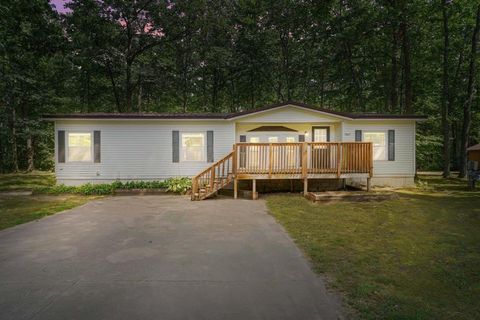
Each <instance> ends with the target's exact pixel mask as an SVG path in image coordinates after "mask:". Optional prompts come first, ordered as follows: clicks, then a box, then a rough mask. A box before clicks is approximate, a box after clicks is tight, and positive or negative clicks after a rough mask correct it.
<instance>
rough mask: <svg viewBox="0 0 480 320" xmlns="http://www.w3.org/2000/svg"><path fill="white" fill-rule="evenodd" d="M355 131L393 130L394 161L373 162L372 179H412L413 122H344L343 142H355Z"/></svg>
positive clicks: (413, 168)
mask: <svg viewBox="0 0 480 320" xmlns="http://www.w3.org/2000/svg"><path fill="white" fill-rule="evenodd" d="M355 130H362V131H364V132H365V131H384V132H388V130H395V161H387V160H382V161H374V162H373V175H374V177H381V176H390V177H395V176H397V177H405V176H407V177H413V176H414V175H415V122H414V121H387V120H385V121H383V120H382V121H380V120H379V121H372V122H366V121H346V122H344V123H343V141H355Z"/></svg>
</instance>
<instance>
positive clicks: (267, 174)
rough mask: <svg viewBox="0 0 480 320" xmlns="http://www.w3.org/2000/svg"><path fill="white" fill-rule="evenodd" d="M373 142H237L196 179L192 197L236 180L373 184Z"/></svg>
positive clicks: (208, 193) (306, 185) (196, 198)
mask: <svg viewBox="0 0 480 320" xmlns="http://www.w3.org/2000/svg"><path fill="white" fill-rule="evenodd" d="M372 151H373V149H372V144H371V143H370V142H303V143H237V144H235V145H234V146H233V151H232V152H230V153H229V154H228V155H226V156H225V157H224V158H222V159H221V160H219V161H217V162H216V163H214V164H213V165H212V166H210V167H209V168H207V169H206V170H204V171H202V172H201V173H200V174H198V175H197V176H195V177H194V178H193V180H192V200H201V199H204V198H207V197H209V196H211V195H213V194H215V193H216V192H217V191H218V190H219V189H221V188H223V187H224V186H226V185H227V184H229V183H230V182H231V181H232V180H233V181H234V190H235V192H234V193H235V194H236V190H237V181H238V180H252V181H253V193H254V195H255V194H256V190H255V185H256V180H260V179H303V180H304V189H305V192H306V191H307V189H308V179H322V178H323V179H331V178H339V179H341V178H351V177H365V178H367V185H369V181H370V177H371V176H372V169H373V157H372Z"/></svg>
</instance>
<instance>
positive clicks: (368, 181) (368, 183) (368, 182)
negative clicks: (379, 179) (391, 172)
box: [367, 177, 372, 191]
mask: <svg viewBox="0 0 480 320" xmlns="http://www.w3.org/2000/svg"><path fill="white" fill-rule="evenodd" d="M371 179H372V178H370V177H368V178H367V191H370V180H371Z"/></svg>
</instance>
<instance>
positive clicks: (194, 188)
mask: <svg viewBox="0 0 480 320" xmlns="http://www.w3.org/2000/svg"><path fill="white" fill-rule="evenodd" d="M229 158H232V159H235V150H232V151H230V152H229V153H228V154H227V155H226V156H224V157H223V158H221V159H220V160H218V161H216V162H214V163H212V164H211V165H210V166H209V167H208V168H206V169H205V170H203V171H202V172H200V173H199V174H197V175H196V176H194V177H193V178H192V199H193V198H194V197H195V195H196V194H197V193H198V192H199V187H198V182H199V179H200V178H201V177H202V176H203V175H205V174H207V173H209V172H212V171H213V172H214V171H215V168H217V167H219V166H220V165H221V164H222V163H223V162H225V161H227V160H228V159H229ZM234 170H235V169H234V167H233V164H232V172H234ZM227 175H228V172H227ZM209 179H210V181H209V184H210V185H213V181H214V179H215V176H214V175H211V176H210V178H209Z"/></svg>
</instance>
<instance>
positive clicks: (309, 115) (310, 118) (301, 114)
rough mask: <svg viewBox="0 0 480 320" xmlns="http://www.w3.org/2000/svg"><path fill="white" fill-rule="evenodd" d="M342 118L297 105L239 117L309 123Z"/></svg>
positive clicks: (250, 120)
mask: <svg viewBox="0 0 480 320" xmlns="http://www.w3.org/2000/svg"><path fill="white" fill-rule="evenodd" d="M340 120H341V118H338V117H334V116H330V115H327V114H322V113H320V112H316V111H311V110H306V109H303V108H299V107H295V106H286V107H281V108H278V109H272V110H268V111H265V112H260V113H257V114H252V115H250V116H246V117H242V118H240V119H238V121H239V122H263V123H272V122H273V123H308V122H338V121H340Z"/></svg>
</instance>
